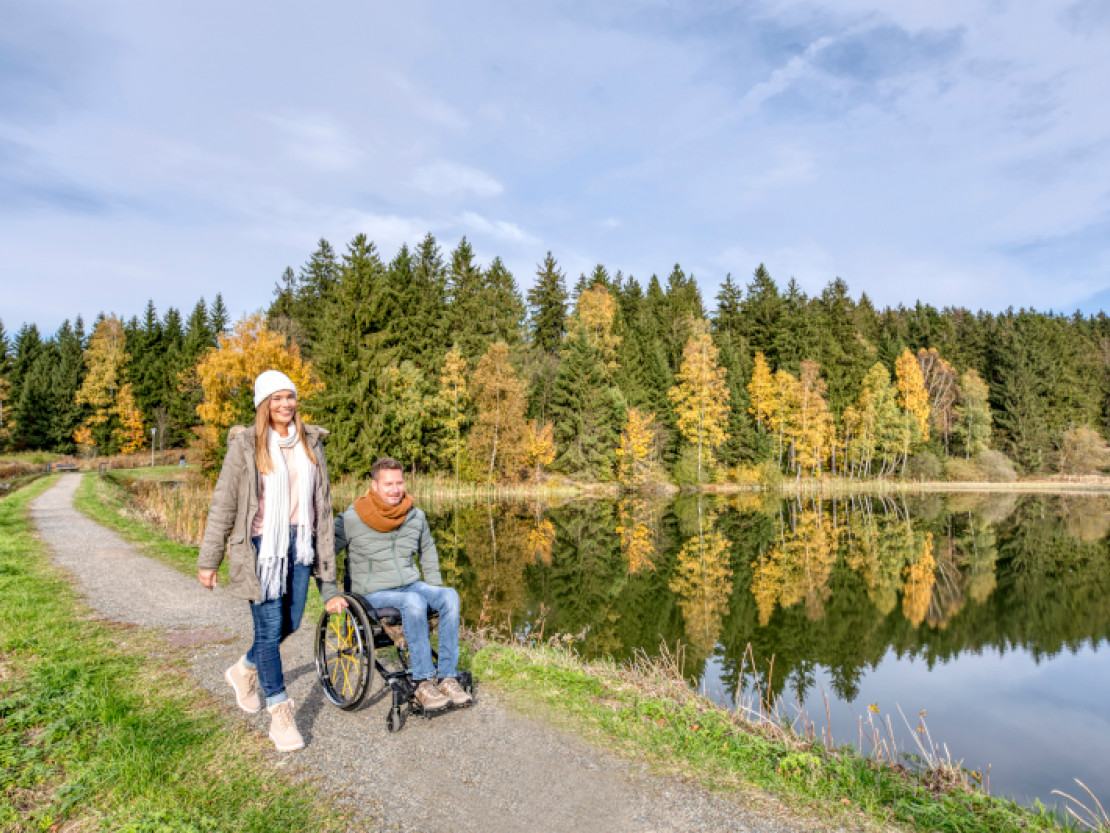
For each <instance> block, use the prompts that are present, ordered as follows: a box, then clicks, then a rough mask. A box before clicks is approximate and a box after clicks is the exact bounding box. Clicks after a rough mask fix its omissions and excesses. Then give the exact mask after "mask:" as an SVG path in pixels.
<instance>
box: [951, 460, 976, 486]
mask: <svg viewBox="0 0 1110 833" xmlns="http://www.w3.org/2000/svg"><path fill="white" fill-rule="evenodd" d="M944 476H945V477H947V478H948V479H949V480H956V481H966V480H978V479H979V468H978V466H976V465H975V463H974V462H972V461H971V460H965V459H964V458H963V457H949V458H948V459H947V460H945V462H944Z"/></svg>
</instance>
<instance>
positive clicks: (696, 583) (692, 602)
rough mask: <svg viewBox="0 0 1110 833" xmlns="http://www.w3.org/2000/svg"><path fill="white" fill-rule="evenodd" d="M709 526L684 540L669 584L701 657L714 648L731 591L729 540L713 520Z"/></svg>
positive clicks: (693, 644) (687, 629)
mask: <svg viewBox="0 0 1110 833" xmlns="http://www.w3.org/2000/svg"><path fill="white" fill-rule="evenodd" d="M709 526H710V530H709V531H703V532H701V533H699V534H698V535H695V536H694V537H693V538H691V539H690V540H689V541H687V542H686V545H685V546H684V547H683V548H682V550H681V551H680V552H679V554H678V565H677V566H676V568H675V571H674V574H673V575H672V577H671V580H670V583H669V586H670V589H671V592H673V593H675V594H676V595H677V596H678V597H679V607H680V608H681V610H682V617H683V619H685V621H686V638H687V639H688V640H690V645H691V646H692V647H693V648H694V649H695V650H696V651H697V653H699V654H701V655H702V656H708V655H709V653H710V652H711V651H712V650H713V646H714V644H715V643H716V641H717V636H718V635H719V634H720V632H721V623H722V622H723V621H724V618H725V616H727V615H728V598H729V595H730V594H731V592H732V564H731V562H730V554H731V547H732V542H730V541H729V540H728V539H727V538H725V536H724V535H722V534H721V533H720V532H717V531H716V530H714V529H712V520H710V524H709Z"/></svg>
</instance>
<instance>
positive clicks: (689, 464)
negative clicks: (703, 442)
mask: <svg viewBox="0 0 1110 833" xmlns="http://www.w3.org/2000/svg"><path fill="white" fill-rule="evenodd" d="M716 479H717V467H716V466H714V465H713V462H712V460H710V459H709V458H708V456H707V455H705V454H703V455H702V458H701V482H702V483H712V482H713V481H714V480H716ZM674 482H675V483H677V484H678V485H679V486H697V485H699V484H698V450H697V449H696V448H695V447H694V446H692V445H688V446H685V447H684V448H683V449H682V453H681V454H679V455H678V460H676V461H675V464H674Z"/></svg>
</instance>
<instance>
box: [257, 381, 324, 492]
mask: <svg viewBox="0 0 1110 833" xmlns="http://www.w3.org/2000/svg"><path fill="white" fill-rule="evenodd" d="M293 426H294V428H295V429H296V431H297V436H299V437H300V438H301V445H302V446H304V453H305V454H306V455H307V456H308V462H310V463H312V464H313V465H316V458H315V457H313V456H312V449H311V448H310V447H309V445H308V437H306V436H305V433H304V420H303V419H301V409H300V408H297V410H295V411H294V412H293ZM269 428H270V397H269V396H267V397H266V398H265V399H263V400H262V402H261V403H259V405H258V408H257V409H256V410H255V412H254V464H255V467H256V468H257V469H258V473H259V474H270V473H272V472H273V470H274V461H273V460H271V459H270V443H269V441H268V440H267V435H266V432H267V431H268V430H269Z"/></svg>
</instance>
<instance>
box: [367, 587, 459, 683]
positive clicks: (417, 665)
mask: <svg viewBox="0 0 1110 833" xmlns="http://www.w3.org/2000/svg"><path fill="white" fill-rule="evenodd" d="M366 601H368V602H369V603H370V605H371V606H372V607H395V608H397V609H398V610H399V611H401V627H402V628H404V631H405V639H406V640H407V641H408V643H409V660H410V661H411V662H412V679H413V680H414V681H416V680H430V679H432V678H433V677H435V676H436V667H435V665H434V664H433V663H432V642H431V637H430V636H429V635H428V608H431V609H432V610H437V611H439V678H440V679H441V680H442V679H445V678H447V677H457V676H458V675H459V672H458V664H459V594H458V593H456V592H455V591H454V590H453V589H451V588H450V587H433V586H432V585H430V584H425V583H424V582H422V581H414V582H413V583H412V584H406V585H405V586H404V587H394V588H392V589H391V590H375V591H374V592H373V593H367V594H366Z"/></svg>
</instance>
